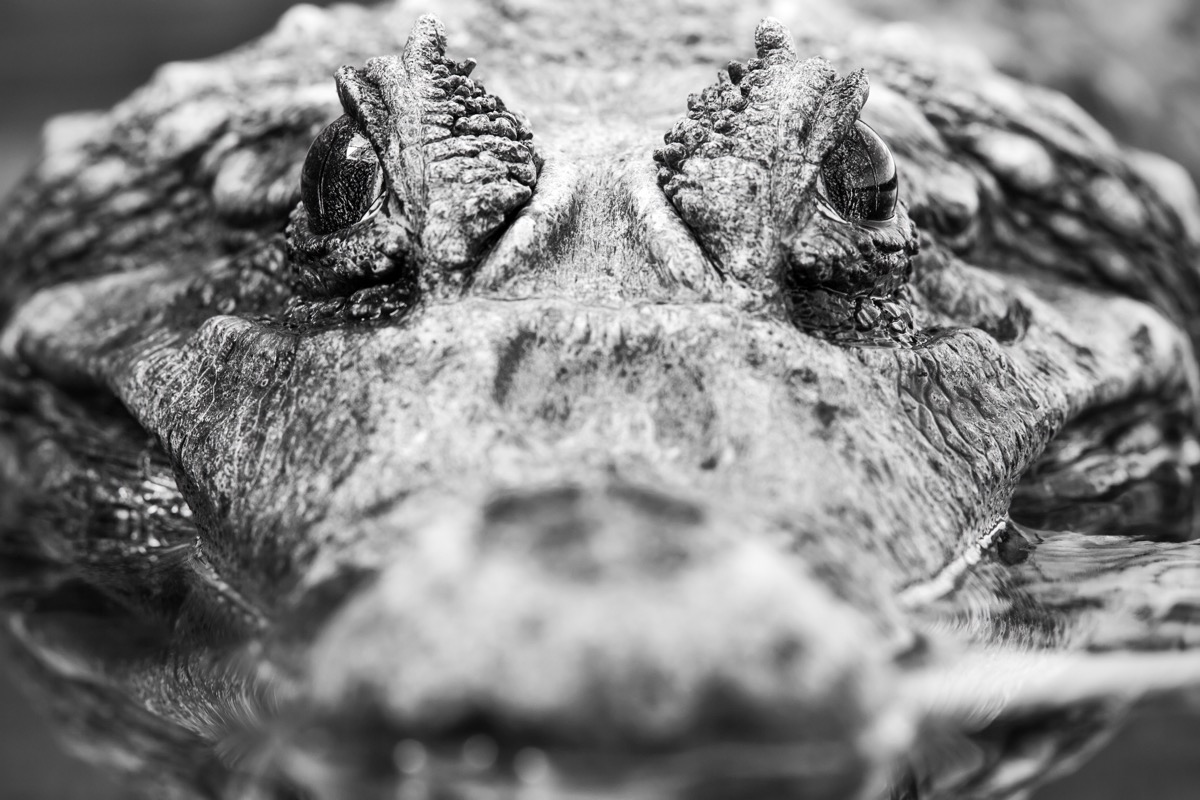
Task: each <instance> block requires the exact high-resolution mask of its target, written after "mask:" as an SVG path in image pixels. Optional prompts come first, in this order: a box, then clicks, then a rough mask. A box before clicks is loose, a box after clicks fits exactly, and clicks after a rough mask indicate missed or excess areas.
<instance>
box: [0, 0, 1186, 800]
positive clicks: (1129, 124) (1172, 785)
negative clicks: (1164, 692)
mask: <svg viewBox="0 0 1200 800" xmlns="http://www.w3.org/2000/svg"><path fill="white" fill-rule="evenodd" d="M856 2H857V4H858V5H862V6H868V7H872V8H874V10H876V11H877V12H879V13H882V14H886V15H888V16H891V17H893V18H918V19H921V20H922V21H923V22H924V24H927V25H930V26H932V27H934V28H935V29H937V30H939V31H941V32H944V33H946V35H947V36H952V37H956V38H957V37H964V38H967V39H969V40H970V41H972V42H973V43H974V44H975V45H977V46H979V47H982V48H983V49H984V50H985V51H986V52H987V53H988V54H989V56H990V57H991V58H992V59H993V61H994V62H995V63H997V64H998V65H1000V66H1002V67H1004V68H1006V69H1008V70H1009V71H1012V72H1014V73H1017V74H1020V75H1022V76H1024V77H1031V78H1034V79H1036V80H1038V81H1039V82H1043V83H1049V84H1053V85H1056V86H1058V87H1059V88H1063V89H1064V90H1066V91H1068V92H1070V93H1071V94H1072V95H1073V96H1075V97H1076V99H1078V100H1079V101H1080V102H1081V103H1083V104H1084V105H1085V106H1087V107H1088V108H1089V110H1090V111H1092V113H1093V114H1095V115H1096V116H1097V117H1098V118H1099V119H1100V120H1101V121H1102V122H1104V123H1105V124H1106V125H1108V126H1109V127H1110V128H1112V129H1114V130H1116V131H1117V132H1118V133H1119V134H1120V135H1121V136H1122V137H1123V138H1124V139H1126V140H1127V141H1130V142H1134V143H1136V144H1138V145H1139V146H1142V147H1147V148H1150V149H1155V150H1159V151H1162V152H1166V153H1168V154H1170V155H1171V156H1172V157H1174V158H1176V159H1177V160H1179V161H1181V162H1183V163H1184V164H1185V165H1187V166H1188V167H1189V169H1191V171H1192V173H1193V175H1195V174H1197V173H1198V172H1200V102H1198V101H1197V98H1198V97H1200V47H1198V46H1197V42H1198V41H1200V3H1197V2H1195V0H1143V1H1142V2H1138V3H1127V2H1111V1H1108V0H1106V1H1104V2H1097V1H1095V0H1051V1H1050V2H1033V1H1032V0H1028V1H1026V2H1022V1H1021V0H999V1H998V2H983V1H982V0H962V1H961V2H954V3H951V2H947V0H903V2H895V1H894V0H888V2H884V0H856ZM290 4H291V3H290V2H288V0H0V195H3V194H5V193H6V192H7V191H8V190H9V188H11V186H12V185H13V184H14V182H15V181H16V180H17V179H18V178H19V177H20V175H21V174H22V172H23V171H24V170H25V169H26V167H27V165H28V164H29V163H30V162H31V161H32V159H33V158H34V157H35V156H36V151H37V142H38V132H39V129H40V127H41V123H42V122H43V121H44V120H45V118H46V117H48V116H50V115H52V114H56V113H59V112H63V111H72V110H78V109H92V108H105V107H108V106H110V105H112V104H113V103H114V102H116V101H117V100H119V99H121V98H122V97H124V96H125V95H126V94H127V93H128V92H130V91H131V90H132V89H134V88H135V87H137V86H139V85H140V84H142V83H144V82H145V81H146V79H147V78H149V76H150V73H151V71H152V70H153V68H154V67H155V66H157V65H158V64H161V63H162V62H165V61H173V60H180V59H189V58H200V57H204V56H208V55H213V54H215V53H219V52H221V51H223V50H226V49H228V48H230V47H233V46H235V45H238V44H241V43H242V42H244V41H246V40H248V39H250V38H251V37H253V36H255V35H257V34H260V33H262V32H263V31H265V30H267V29H268V28H269V27H270V26H271V25H272V24H273V23H274V21H275V19H276V18H277V17H278V16H279V14H280V13H281V12H282V11H283V9H285V8H286V7H287V6H288V5H290ZM317 4H318V5H326V4H327V2H318V3H317ZM731 55H732V54H731ZM122 796H123V794H122V792H121V790H120V787H119V786H117V785H116V784H114V783H113V782H112V781H111V780H109V779H108V778H106V777H105V776H103V775H102V774H100V773H97V772H96V771H94V770H92V769H90V768H88V767H86V766H85V765H83V764H80V763H78V762H75V761H73V760H72V759H70V758H68V757H67V756H65V755H64V754H62V753H61V751H60V750H59V749H58V746H57V744H56V743H55V740H54V738H53V735H52V733H51V731H50V729H49V727H48V726H47V725H46V723H45V722H44V721H42V719H41V718H40V717H39V715H38V714H37V712H36V711H35V710H34V709H33V708H31V707H30V705H29V703H28V701H26V700H25V698H24V697H23V695H22V694H21V692H20V691H19V688H18V687H17V686H15V685H14V684H13V683H11V682H10V680H9V678H8V674H7V673H6V672H5V671H4V669H3V668H2V667H0V800H72V799H73V798H91V799H92V800H107V799H108V798H114V799H115V798H120V797H122ZM1197 797H1200V710H1198V709H1196V708H1190V709H1189V708H1187V707H1185V706H1183V705H1180V704H1179V703H1159V704H1157V705H1155V706H1152V707H1149V708H1147V709H1146V710H1144V711H1141V712H1139V713H1138V714H1137V715H1135V717H1134V720H1133V724H1131V725H1130V726H1129V727H1127V728H1126V729H1125V730H1124V731H1123V732H1122V733H1121V734H1120V735H1119V736H1118V737H1117V738H1116V739H1115V740H1114V741H1113V743H1112V744H1110V745H1109V746H1108V747H1107V749H1105V750H1104V751H1103V752H1102V753H1101V754H1100V755H1099V756H1098V757H1097V758H1096V759H1094V760H1093V761H1092V762H1091V763H1090V764H1089V765H1088V766H1087V767H1086V768H1085V769H1083V770H1082V771H1081V772H1079V773H1077V774H1076V775H1073V776H1070V777H1068V778H1066V779H1063V780H1061V781H1059V782H1057V783H1055V784H1052V785H1051V786H1048V787H1046V788H1045V789H1044V790H1042V791H1041V792H1040V793H1039V794H1038V795H1037V800H1083V799H1084V798H1087V800H1124V799H1125V798H1151V799H1152V800H1195V798H1197Z"/></svg>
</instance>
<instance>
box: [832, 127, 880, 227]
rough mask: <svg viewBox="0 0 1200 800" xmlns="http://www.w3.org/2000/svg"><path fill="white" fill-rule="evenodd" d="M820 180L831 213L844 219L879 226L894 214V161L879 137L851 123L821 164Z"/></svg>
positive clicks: (866, 128)
mask: <svg viewBox="0 0 1200 800" xmlns="http://www.w3.org/2000/svg"><path fill="white" fill-rule="evenodd" d="M821 176H822V178H823V179H824V182H825V191H826V194H827V195H828V196H829V202H830V203H831V204H832V205H833V207H834V209H835V210H836V211H837V212H838V213H839V214H841V215H842V216H843V217H845V218H846V219H850V220H872V221H876V222H882V221H884V220H888V219H891V218H892V216H893V215H895V213H896V198H897V196H898V194H899V192H898V189H899V181H898V180H897V177H896V161H895V159H893V158H892V153H891V151H890V150H888V148H887V145H886V144H884V143H883V139H881V138H879V134H877V133H875V131H873V130H871V129H870V128H869V127H868V126H867V125H865V124H864V123H862V122H855V123H854V130H852V131H850V133H849V134H847V136H846V138H845V140H844V141H843V142H842V143H841V144H840V145H838V147H837V149H835V150H834V151H833V152H832V153H830V154H829V157H828V158H827V159H826V160H825V165H824V167H823V168H822V171H821Z"/></svg>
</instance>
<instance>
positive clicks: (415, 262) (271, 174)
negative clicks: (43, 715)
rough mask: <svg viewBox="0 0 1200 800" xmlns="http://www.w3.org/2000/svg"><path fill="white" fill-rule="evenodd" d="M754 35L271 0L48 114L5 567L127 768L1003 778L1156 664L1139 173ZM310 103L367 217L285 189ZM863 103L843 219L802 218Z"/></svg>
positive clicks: (977, 81) (884, 39)
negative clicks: (870, 193)
mask: <svg viewBox="0 0 1200 800" xmlns="http://www.w3.org/2000/svg"><path fill="white" fill-rule="evenodd" d="M428 10H434V11H436V12H437V13H438V15H439V17H440V18H441V19H442V20H444V23H445V24H444V26H443V24H442V23H441V22H439V21H438V20H437V19H435V18H433V17H429V16H420V15H421V14H422V13H423V12H425V11H428ZM774 11H775V13H779V10H778V9H774ZM792 13H793V14H794V17H793V18H785V19H782V20H776V19H767V20H765V21H762V22H760V20H761V19H762V18H763V17H764V16H767V12H766V10H765V9H763V8H758V7H757V6H756V5H755V4H753V3H751V4H745V3H742V4H733V3H728V4H724V3H717V2H714V3H705V4H699V5H695V6H694V7H693V6H690V5H689V6H687V7H686V8H684V7H680V8H676V7H674V6H670V7H668V4H665V3H662V4H654V3H651V4H647V3H623V2H619V3H610V4H606V5H605V6H604V7H603V8H601V9H594V10H582V9H570V8H565V7H561V6H560V5H554V4H549V3H545V4H543V3H537V2H529V3H527V4H516V5H514V4H511V3H495V4H486V3H478V2H465V1H464V2H459V3H441V4H438V7H437V8H436V9H426V8H424V6H423V4H421V3H417V2H414V3H404V4H400V5H398V6H385V7H382V8H379V9H376V10H363V9H358V8H352V7H338V8H336V9H332V10H329V11H319V10H316V9H313V8H303V7H302V8H298V9H296V10H294V11H293V12H292V13H290V14H289V15H288V16H286V17H285V18H284V20H283V21H281V23H280V25H279V26H278V28H277V29H276V30H275V31H273V32H272V33H270V34H268V35H267V36H266V37H264V38H263V39H262V40H260V41H259V42H256V43H254V44H252V45H250V46H248V47H246V48H244V49H242V50H239V51H235V52H234V53H231V54H229V55H227V56H224V57H221V58H218V59H214V60H212V61H209V62H203V63H197V64H180V65H170V66H167V67H164V68H163V70H162V71H160V73H159V74H158V75H157V76H156V77H155V78H154V80H152V81H151V83H150V84H148V85H147V87H145V88H144V89H142V90H141V91H139V92H138V93H137V94H135V95H134V96H132V97H131V98H130V99H129V100H127V101H126V102H125V103H123V104H121V105H119V106H118V107H117V108H115V109H113V111H112V112H110V113H108V114H105V115H99V116H93V117H87V118H82V117H77V118H68V119H62V120H58V121H55V122H54V123H52V124H51V126H50V128H49V130H48V147H47V151H46V154H45V157H44V159H43V161H42V162H41V163H40V165H39V166H38V167H37V169H36V170H35V171H34V173H33V174H32V175H31V176H30V178H29V179H28V180H27V182H26V183H25V184H24V185H23V186H22V187H21V188H20V189H19V190H18V191H17V192H16V193H15V195H14V196H13V197H12V198H11V199H10V201H9V204H8V206H7V210H6V212H5V214H4V216H3V218H2V222H0V241H2V242H3V244H2V245H0V248H2V249H0V258H2V259H3V272H2V273H0V276H2V277H0V281H3V287H4V292H3V297H4V301H5V302H4V308H5V312H4V313H5V320H6V321H5V328H4V332H3V338H2V339H0V345H2V347H3V361H2V362H0V365H2V367H3V372H2V374H0V398H3V405H2V406H0V408H2V409H3V414H4V417H3V419H4V424H3V428H0V431H2V433H3V439H0V443H3V445H4V452H5V454H6V455H5V459H4V461H3V464H4V469H5V475H6V481H5V487H6V491H5V493H4V496H3V498H4V503H5V504H6V506H5V510H6V512H8V513H6V514H5V515H4V521H3V523H0V556H3V564H4V567H5V569H4V572H3V573H2V574H3V576H4V584H3V587H4V590H5V591H4V595H3V597H5V598H6V604H5V609H6V611H5V613H6V626H5V630H6V632H7V638H8V640H9V642H10V645H11V651H12V653H13V658H14V660H15V661H16V662H17V663H19V664H20V665H22V667H23V668H24V672H25V673H26V674H27V675H28V677H29V679H30V683H31V685H32V686H33V687H34V688H35V689H37V690H40V691H41V692H42V693H43V695H44V696H45V697H46V698H47V701H48V704H49V705H51V706H52V707H54V708H55V710H56V711H57V712H58V713H59V715H60V717H61V718H62V719H63V722H64V729H65V730H66V731H67V732H68V734H69V735H70V736H71V738H72V739H73V741H74V742H75V743H76V746H77V747H79V748H80V749H81V750H82V751H83V752H84V754H85V755H87V756H89V757H91V758H93V759H94V760H97V761H101V762H103V763H106V764H109V765H111V766H113V767H114V768H117V769H121V770H124V771H125V772H127V773H128V774H129V775H130V779H131V782H132V783H133V784H135V785H137V786H139V787H140V788H142V789H143V790H144V791H146V792H147V793H148V794H149V795H151V796H177V797H211V796H226V797H284V796H288V797H290V796H293V795H292V794H289V792H295V793H299V794H300V795H301V796H313V797H322V798H324V797H345V796H354V797H375V796H378V797H394V796H397V794H396V793H397V792H401V793H402V796H409V795H410V794H411V795H413V796H425V793H430V792H432V793H433V794H432V795H430V796H439V797H440V796H454V797H458V796H462V797H468V796H471V797H473V796H479V797H501V796H504V797H509V796H526V795H528V796H531V797H532V796H534V795H538V794H539V793H544V792H546V791H548V790H549V791H551V792H553V793H555V794H557V795H561V796H572V797H573V796H580V797H582V796H588V797H697V796H701V795H703V796H706V797H713V796H721V797H781V796H787V797H792V796H795V797H806V798H810V797H821V798H843V797H887V796H891V797H989V798H990V797H1008V796H1020V795H1022V794H1023V793H1025V792H1027V791H1028V790H1029V789H1030V788H1032V787H1033V786H1035V785H1036V784H1037V782H1038V781H1040V780H1042V779H1043V778H1044V777H1045V776H1046V775H1047V774H1050V773H1051V772H1052V771H1054V770H1061V769H1064V768H1066V767H1068V766H1069V765H1070V764H1072V763H1075V762H1076V761H1077V760H1078V758H1079V757H1080V756H1081V755H1083V754H1086V753H1087V752H1088V751H1089V750H1090V749H1091V748H1092V747H1094V745H1095V744H1096V743H1097V742H1098V741H1100V739H1101V738H1102V736H1103V735H1104V733H1105V731H1107V730H1109V729H1110V727H1111V723H1112V721H1113V720H1114V719H1115V718H1116V717H1117V716H1118V715H1119V713H1120V712H1121V710H1122V709H1123V708H1125V707H1126V706H1127V705H1128V703H1129V701H1130V700H1131V699H1133V698H1135V697H1137V696H1139V695H1141V694H1143V693H1146V692H1154V691H1178V690H1182V689H1187V688H1189V687H1193V686H1194V685H1195V684H1196V683H1197V682H1200V656H1198V655H1197V654H1196V652H1195V647H1196V644H1197V641H1198V638H1200V633H1198V631H1197V628H1196V624H1195V620H1196V619H1197V618H1198V615H1197V609H1198V608H1200V590H1198V589H1197V588H1196V587H1197V585H1200V557H1198V551H1197V547H1196V544H1195V543H1194V542H1192V541H1190V537H1191V528H1190V519H1185V520H1183V521H1180V520H1179V519H1177V517H1179V516H1180V515H1179V514H1178V513H1176V512H1179V511H1180V509H1179V508H1176V507H1175V506H1177V505H1179V504H1178V503H1176V504H1174V505H1173V504H1172V502H1171V498H1170V492H1169V491H1168V490H1166V489H1162V488H1161V487H1162V486H1164V480H1165V478H1164V476H1171V480H1172V481H1174V483H1173V484H1171V485H1172V486H1173V487H1174V488H1176V489H1178V490H1179V492H1180V493H1181V496H1183V497H1185V498H1186V497H1187V496H1188V495H1189V493H1190V472H1189V470H1190V468H1191V467H1192V465H1193V464H1194V463H1195V462H1196V460H1197V455H1196V453H1197V448H1196V444H1195V442H1194V440H1193V433H1194V424H1195V423H1194V420H1195V411H1196V406H1195V390H1196V385H1197V384H1196V380H1195V364H1194V360H1193V344H1194V341H1195V338H1196V336H1197V335H1198V334H1200V329H1198V328H1197V327H1196V323H1195V320H1196V319H1197V318H1200V317H1198V316H1197V311H1200V272H1198V271H1197V266H1196V265H1197V262H1196V243H1195V242H1193V241H1192V240H1191V239H1190V238H1189V237H1188V235H1187V233H1186V230H1187V229H1188V228H1187V226H1185V224H1184V222H1183V221H1182V220H1181V217H1180V215H1181V214H1185V213H1188V212H1187V211H1186V208H1187V204H1186V203H1185V202H1183V200H1182V199H1181V198H1179V197H1176V196H1172V195H1171V194H1170V192H1165V191H1160V189H1158V188H1156V183H1155V181H1156V178H1155V176H1160V175H1161V174H1163V172H1164V171H1168V172H1169V171H1170V169H1171V166H1170V165H1169V164H1164V163H1162V162H1156V161H1154V160H1153V157H1150V156H1145V155H1142V154H1131V153H1127V152H1125V151H1124V150H1122V148H1121V147H1119V146H1118V145H1117V144H1115V143H1114V142H1113V141H1112V140H1111V139H1110V138H1109V137H1108V136H1107V135H1106V134H1105V133H1104V132H1103V131H1102V130H1100V129H1099V128H1098V127H1097V126H1096V125H1095V124H1094V123H1093V122H1092V121H1091V120H1089V119H1088V118H1087V117H1086V116H1085V115H1084V114H1083V113H1082V112H1080V111H1079V110H1078V109H1077V108H1076V107H1075V106H1073V105H1072V104H1071V103H1070V102H1069V101H1067V100H1066V99H1065V98H1063V97H1061V96H1059V95H1057V94H1054V93H1050V92H1047V91H1043V90H1038V89H1036V88H1034V87H1029V86H1024V85H1021V84H1018V83H1016V82H1014V81H1011V80H1009V79H1006V78H1004V77H1002V76H1000V75H998V74H996V73H994V72H993V71H991V69H990V68H988V67H987V66H986V65H983V64H981V63H978V62H976V61H974V60H972V59H971V58H969V57H967V56H963V55H961V53H960V54H959V55H955V56H951V55H945V54H944V53H945V51H944V48H940V47H939V46H938V45H937V44H936V43H930V42H921V41H920V40H919V39H917V38H914V37H916V36H917V35H916V34H913V33H911V32H909V33H900V32H897V31H896V30H893V29H878V28H875V27H873V26H871V25H870V24H869V23H866V22H863V21H861V20H855V19H851V18H848V17H845V16H843V15H842V14H841V13H840V12H836V11H834V10H831V9H826V8H822V7H820V6H819V5H816V4H814V5H813V6H812V7H808V8H805V9H798V10H795V11H794V12H792ZM789 29H790V30H789ZM793 35H794V36H795V37H797V38H793ZM406 39H407V44H405V40H406ZM447 47H448V51H447ZM389 54H391V55H389ZM460 54H461V55H460ZM466 55H470V56H473V57H474V58H477V59H478V60H479V66H478V67H477V68H476V67H474V65H473V64H471V63H468V62H465V61H462V60H459V59H461V58H462V56H466ZM812 56H824V57H825V58H828V59H829V61H825V60H822V59H820V58H818V59H815V60H814V59H811V58H810V57H812ZM731 58H743V59H745V58H749V59H750V60H748V61H746V62H745V63H742V62H738V63H737V64H734V65H729V66H726V65H727V62H728V60H729V59H731ZM342 67H348V68H345V69H339V68H342ZM860 68H861V69H863V70H865V71H856V70H858V69H860ZM718 69H719V70H720V77H719V79H718V81H717V83H715V84H713V85H712V86H710V87H709V88H708V89H704V87H705V86H706V85H708V84H709V83H711V80H712V74H713V72H714V71H717V70H718ZM335 73H336V80H335V79H334V77H333V76H334V75H335ZM481 80H482V81H484V82H486V85H487V87H488V88H487V89H485V88H484V87H483V85H482V83H480V81H481ZM335 90H336V91H335ZM489 90H490V91H489ZM701 90H703V91H701ZM690 93H697V94H696V96H695V97H693V98H692V99H689V94H690ZM868 94H869V99H868ZM343 113H346V114H349V115H350V117H351V118H352V120H353V123H352V124H353V126H354V127H353V130H354V131H357V132H358V135H359V136H360V137H361V138H360V139H359V140H356V141H359V142H360V143H362V147H359V145H355V146H356V147H359V150H356V151H355V152H356V153H359V154H360V155H361V153H363V152H368V151H367V150H364V149H363V148H365V147H367V145H369V152H370V153H373V155H371V156H370V158H371V159H372V162H371V163H374V162H376V161H377V162H378V164H379V169H380V170H381V173H379V175H380V176H381V181H382V183H381V186H382V192H383V194H382V195H381V203H382V205H381V207H380V208H379V209H378V211H377V212H374V213H372V214H370V215H368V217H367V218H366V219H363V220H362V221H361V222H356V221H355V220H353V219H352V220H348V221H339V219H340V218H338V217H337V214H336V213H335V212H330V213H332V214H333V216H332V217H328V216H321V215H324V214H326V212H325V211H321V210H319V209H318V210H314V207H313V206H312V205H311V204H308V205H306V204H304V203H301V202H300V194H301V193H300V177H301V171H302V165H303V164H304V161H305V152H306V150H307V148H308V146H309V144H310V142H312V141H313V140H314V138H315V137H316V136H317V134H318V133H319V132H320V131H321V130H322V129H323V128H324V127H325V126H326V125H328V124H329V123H331V122H332V121H333V120H335V119H336V118H337V117H339V116H340V115H342V114H343ZM856 119H861V120H863V121H865V122H867V123H869V124H870V126H871V127H872V128H873V129H874V130H875V131H877V132H878V134H879V135H880V136H881V137H882V139H883V141H884V142H885V143H886V144H887V145H888V146H890V149H891V151H892V153H893V155H894V157H895V161H896V163H897V165H898V169H899V181H900V183H899V187H900V204H899V206H898V207H897V208H896V210H895V213H894V214H891V213H890V211H888V210H887V209H885V211H887V213H882V214H880V215H879V219H876V220H873V221H862V220H860V219H858V218H856V217H854V216H853V215H850V216H849V217H848V216H847V214H846V213H845V209H840V210H839V208H838V207H837V203H836V202H834V201H833V200H831V199H830V198H831V196H832V195H831V189H830V184H831V182H836V181H839V180H840V179H842V178H843V177H845V176H844V175H842V174H840V173H837V172H836V171H835V170H837V169H842V167H835V166H831V165H835V164H841V163H844V162H842V161H840V160H839V157H835V156H834V155H832V154H834V153H835V152H841V151H839V148H842V147H845V146H846V145H845V142H847V141H848V140H847V135H848V133H847V132H848V131H850V130H852V129H853V126H854V124H855V120H856ZM1147 164H1151V166H1149V167H1148V166H1147ZM314 174H315V175H319V174H321V173H320V172H319V170H318V169H317V168H313V169H311V170H310V179H311V175H314ZM355 185H356V186H357V184H355ZM371 199H372V198H371V197H364V198H358V197H357V196H356V197H351V198H345V197H342V196H340V195H337V196H333V199H331V200H330V204H331V205H330V207H331V208H334V209H335V211H336V209H341V208H344V207H345V208H353V209H358V210H356V211H355V212H354V213H355V215H357V214H359V213H360V212H361V210H362V209H365V208H366V207H367V205H368V204H369V203H370V201H371ZM359 200H362V203H361V204H359ZM889 214H890V216H889ZM330 219H332V220H333V222H330ZM355 219H357V216H356V217H355ZM1192 229H1194V228H1192ZM1184 505H1185V506H1186V504H1184ZM1064 506H1065V507H1066V508H1067V509H1068V511H1064V510H1063V508H1064ZM1071 509H1082V510H1081V511H1078V512H1076V511H1071ZM1183 511H1185V512H1186V511H1187V509H1186V508H1184V509H1183ZM1085 512H1086V513H1085ZM1012 517H1017V518H1018V521H1024V522H1026V523H1028V525H1036V526H1037V527H1038V528H1047V529H1046V530H1042V529H1037V530H1035V529H1033V528H1031V527H1029V526H1028V525H1026V526H1022V525H1018V524H1017V523H1016V522H1013V520H1012ZM1051 523H1053V524H1051ZM1067 531H1070V532H1067ZM1135 532H1136V533H1139V534H1141V535H1140V536H1132V535H1129V534H1131V533H1135ZM1098 534H1107V535H1104V536H1101V535H1098ZM964 739H965V740H969V744H967V745H965V746H964V743H963V741H962V740H964ZM438 793H444V794H438Z"/></svg>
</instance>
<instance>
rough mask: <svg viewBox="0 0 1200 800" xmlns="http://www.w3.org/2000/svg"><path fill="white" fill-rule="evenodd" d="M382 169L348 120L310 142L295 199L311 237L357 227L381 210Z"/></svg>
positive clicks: (355, 125)
mask: <svg viewBox="0 0 1200 800" xmlns="http://www.w3.org/2000/svg"><path fill="white" fill-rule="evenodd" d="M383 198H384V182H383V168H382V167H381V165H380V163H379V156H378V155H377V154H376V152H375V148H374V147H372V146H371V142H370V141H369V140H368V139H367V136H366V133H365V132H364V131H363V130H362V128H361V126H360V125H359V124H358V123H357V122H356V121H355V120H354V119H353V118H352V117H350V116H349V115H343V116H341V117H338V118H337V119H336V120H334V121H333V122H331V123H330V124H329V125H328V126H327V127H326V128H325V129H324V130H323V131H321V133H320V134H318V135H317V138H316V139H315V140H313V143H312V145H311V146H310V147H309V149H308V155H307V156H306V157H305V159H304V167H303V169H302V170H301V173H300V199H301V201H302V202H303V203H304V207H305V209H306V210H307V211H308V216H309V226H310V227H311V228H312V231H313V233H317V234H328V233H334V232H335V231H339V230H341V229H343V228H347V227H349V226H351V225H354V224H356V223H359V222H362V221H363V220H364V219H366V218H367V217H370V216H371V215H373V214H375V213H376V212H377V211H378V210H379V209H380V208H381V207H382V205H383Z"/></svg>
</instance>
